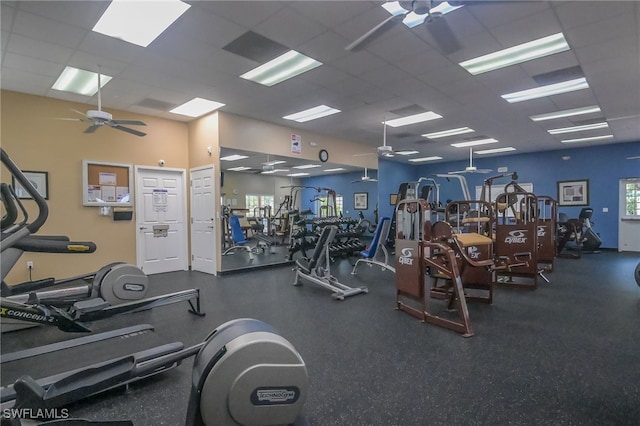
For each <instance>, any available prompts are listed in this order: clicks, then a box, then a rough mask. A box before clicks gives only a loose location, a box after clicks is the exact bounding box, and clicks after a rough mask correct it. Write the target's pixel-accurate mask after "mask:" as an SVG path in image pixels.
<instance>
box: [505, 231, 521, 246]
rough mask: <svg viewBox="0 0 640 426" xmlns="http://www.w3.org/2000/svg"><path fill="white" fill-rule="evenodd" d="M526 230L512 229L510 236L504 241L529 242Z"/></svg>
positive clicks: (510, 242)
mask: <svg viewBox="0 0 640 426" xmlns="http://www.w3.org/2000/svg"><path fill="white" fill-rule="evenodd" d="M526 232H527V231H524V230H517V231H511V232H509V236H508V237H506V238H505V239H504V242H505V243H507V244H524V243H526V242H527V237H525V235H526Z"/></svg>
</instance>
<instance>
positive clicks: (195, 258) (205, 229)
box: [189, 166, 217, 275]
mask: <svg viewBox="0 0 640 426" xmlns="http://www.w3.org/2000/svg"><path fill="white" fill-rule="evenodd" d="M189 172H190V176H191V269H192V270H194V271H200V272H205V273H207V274H213V275H217V267H216V254H217V252H216V241H217V237H216V226H215V223H216V221H215V213H216V212H215V209H216V205H215V200H216V197H217V193H216V187H217V186H216V179H215V173H214V167H213V166H206V167H199V168H194V169H191V170H190V171H189Z"/></svg>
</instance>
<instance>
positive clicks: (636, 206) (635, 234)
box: [618, 178, 640, 252]
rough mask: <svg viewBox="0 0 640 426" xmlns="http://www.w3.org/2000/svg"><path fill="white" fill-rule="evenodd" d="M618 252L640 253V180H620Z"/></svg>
mask: <svg viewBox="0 0 640 426" xmlns="http://www.w3.org/2000/svg"><path fill="white" fill-rule="evenodd" d="M619 211H620V218H619V222H618V223H619V226H618V251H638V252H640V178H635V179H620V209H619Z"/></svg>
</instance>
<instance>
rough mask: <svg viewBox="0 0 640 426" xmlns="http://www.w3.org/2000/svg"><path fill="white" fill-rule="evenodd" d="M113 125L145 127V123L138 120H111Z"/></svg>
mask: <svg viewBox="0 0 640 426" xmlns="http://www.w3.org/2000/svg"><path fill="white" fill-rule="evenodd" d="M111 122H112V123H113V124H117V125H127V126H146V125H147V123H145V122H144V121H140V120H111Z"/></svg>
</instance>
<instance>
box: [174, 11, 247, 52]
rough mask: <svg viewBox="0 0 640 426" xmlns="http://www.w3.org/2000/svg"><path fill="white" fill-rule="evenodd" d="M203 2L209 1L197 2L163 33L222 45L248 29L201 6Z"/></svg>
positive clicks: (217, 45)
mask: <svg viewBox="0 0 640 426" xmlns="http://www.w3.org/2000/svg"><path fill="white" fill-rule="evenodd" d="M202 3H207V2H203V1H199V2H195V3H194V4H193V6H192V7H191V8H190V9H189V10H187V11H186V12H185V13H184V14H183V15H182V16H181V17H180V18H179V19H178V20H177V21H176V22H174V23H173V24H172V26H171V27H170V29H167V30H165V32H164V33H163V34H165V35H167V36H171V35H172V34H180V35H181V36H182V37H184V38H186V39H189V40H193V41H198V42H200V43H204V44H209V45H212V46H216V47H222V46H225V45H226V44H227V43H229V42H231V41H232V40H234V39H235V38H237V37H239V36H240V35H242V34H243V33H245V32H246V31H247V30H246V28H245V27H243V26H241V25H238V24H236V23H235V22H231V21H229V20H228V19H225V18H222V17H220V16H216V15H214V14H213V13H210V12H209V10H207V9H206V8H202V7H201V5H202Z"/></svg>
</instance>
